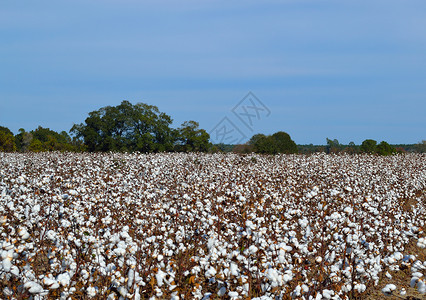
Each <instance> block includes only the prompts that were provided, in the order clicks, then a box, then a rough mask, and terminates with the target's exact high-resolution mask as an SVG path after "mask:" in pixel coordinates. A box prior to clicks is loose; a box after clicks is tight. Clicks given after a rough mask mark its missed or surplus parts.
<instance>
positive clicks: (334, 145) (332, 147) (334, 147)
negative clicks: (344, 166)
mask: <svg viewBox="0 0 426 300" xmlns="http://www.w3.org/2000/svg"><path fill="white" fill-rule="evenodd" d="M326 141H327V147H326V151H327V153H338V152H340V150H341V148H342V147H341V145H340V143H339V141H338V140H337V139H334V140H331V139H329V138H327V139H326Z"/></svg>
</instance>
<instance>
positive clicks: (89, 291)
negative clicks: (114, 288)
mask: <svg viewBox="0 0 426 300" xmlns="http://www.w3.org/2000/svg"><path fill="white" fill-rule="evenodd" d="M86 292H87V296H88V297H89V298H93V297H95V296H96V294H97V289H96V288H94V287H93V286H89V287H88V288H87V290H86Z"/></svg>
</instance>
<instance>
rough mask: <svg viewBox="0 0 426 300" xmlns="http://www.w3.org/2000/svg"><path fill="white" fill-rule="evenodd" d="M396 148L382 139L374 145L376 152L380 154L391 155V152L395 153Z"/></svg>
mask: <svg viewBox="0 0 426 300" xmlns="http://www.w3.org/2000/svg"><path fill="white" fill-rule="evenodd" d="M395 152H396V150H395V148H394V147H392V146H391V145H389V144H388V143H387V142H385V141H382V142H380V144H378V145H377V147H376V153H377V154H380V155H391V154H392V153H395Z"/></svg>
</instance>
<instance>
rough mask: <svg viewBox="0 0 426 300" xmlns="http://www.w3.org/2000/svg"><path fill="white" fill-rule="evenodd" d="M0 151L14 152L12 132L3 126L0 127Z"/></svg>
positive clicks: (14, 144)
mask: <svg viewBox="0 0 426 300" xmlns="http://www.w3.org/2000/svg"><path fill="white" fill-rule="evenodd" d="M0 151H2V152H14V151H16V143H15V137H14V135H13V133H12V131H10V130H9V128H7V127H3V126H0Z"/></svg>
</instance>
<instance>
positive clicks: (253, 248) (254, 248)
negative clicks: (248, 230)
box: [248, 245, 258, 254]
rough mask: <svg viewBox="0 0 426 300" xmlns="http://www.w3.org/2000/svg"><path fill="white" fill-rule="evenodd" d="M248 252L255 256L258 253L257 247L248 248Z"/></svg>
mask: <svg viewBox="0 0 426 300" xmlns="http://www.w3.org/2000/svg"><path fill="white" fill-rule="evenodd" d="M248 250H249V252H250V253H251V254H255V253H256V252H257V250H258V248H257V247H256V246H255V245H251V246H250V247H249V248H248Z"/></svg>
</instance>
